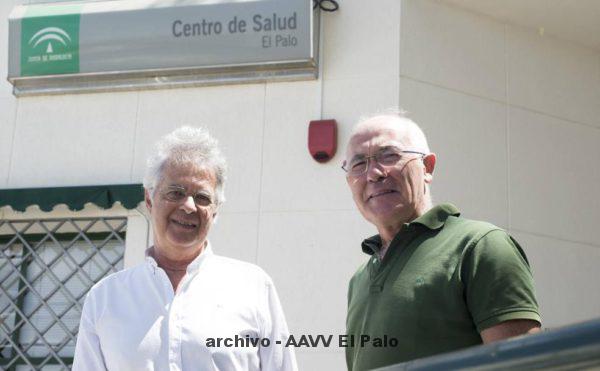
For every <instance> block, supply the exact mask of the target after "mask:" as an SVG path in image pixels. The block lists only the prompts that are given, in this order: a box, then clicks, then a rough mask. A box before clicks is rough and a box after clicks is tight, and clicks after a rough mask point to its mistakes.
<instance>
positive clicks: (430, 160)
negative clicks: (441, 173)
mask: <svg viewBox="0 0 600 371" xmlns="http://www.w3.org/2000/svg"><path fill="white" fill-rule="evenodd" d="M435 161H436V157H435V153H430V154H428V155H427V156H425V157H423V164H424V165H425V183H431V182H432V181H433V170H434V169H435Z"/></svg>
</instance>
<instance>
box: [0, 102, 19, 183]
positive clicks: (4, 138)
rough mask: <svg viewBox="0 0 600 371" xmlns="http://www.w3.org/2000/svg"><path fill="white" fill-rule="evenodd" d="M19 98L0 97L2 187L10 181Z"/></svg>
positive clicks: (0, 179) (0, 168)
mask: <svg viewBox="0 0 600 371" xmlns="http://www.w3.org/2000/svg"><path fill="white" fill-rule="evenodd" d="M16 105H17V100H16V99H15V98H14V97H11V96H8V97H5V98H4V97H0V112H1V113H0V187H1V188H5V187H6V186H7V182H8V170H9V166H10V159H11V156H12V150H13V134H14V130H15V111H16Z"/></svg>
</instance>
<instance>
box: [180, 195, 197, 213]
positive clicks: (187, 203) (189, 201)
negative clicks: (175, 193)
mask: <svg viewBox="0 0 600 371" xmlns="http://www.w3.org/2000/svg"><path fill="white" fill-rule="evenodd" d="M181 208H182V209H183V211H185V212H186V213H187V214H191V213H193V212H196V203H195V202H194V197H192V196H187V197H186V198H185V200H184V201H183V203H182V204H181Z"/></svg>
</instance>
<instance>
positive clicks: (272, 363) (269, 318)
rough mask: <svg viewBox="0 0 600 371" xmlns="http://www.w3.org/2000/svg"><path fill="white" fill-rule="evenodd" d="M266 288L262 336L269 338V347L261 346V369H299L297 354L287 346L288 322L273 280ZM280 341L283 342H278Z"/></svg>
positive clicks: (293, 370) (272, 370) (281, 370)
mask: <svg viewBox="0 0 600 371" xmlns="http://www.w3.org/2000/svg"><path fill="white" fill-rule="evenodd" d="M265 289H266V303H265V304H266V306H265V308H264V309H263V311H264V313H263V314H262V315H263V317H264V323H263V333H262V334H261V337H263V338H269V339H270V340H271V345H270V346H269V347H260V349H259V357H260V364H261V370H265V371H298V366H297V365H296V355H295V353H294V348H293V347H291V346H290V347H285V343H286V341H287V339H288V336H289V331H288V327H287V323H286V321H285V316H284V314H283V309H282V308H281V303H280V302H279V297H278V296H277V291H276V290H275V286H274V285H273V282H272V281H271V280H270V279H268V282H267V283H266V286H265ZM276 341H280V342H281V344H277V343H276Z"/></svg>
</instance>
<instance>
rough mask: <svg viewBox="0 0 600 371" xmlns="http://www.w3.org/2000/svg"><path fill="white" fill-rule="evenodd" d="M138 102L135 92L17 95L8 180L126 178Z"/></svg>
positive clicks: (48, 182)
mask: <svg viewBox="0 0 600 371" xmlns="http://www.w3.org/2000/svg"><path fill="white" fill-rule="evenodd" d="M136 105H137V93H110V94H90V95H71V96H52V97H30V98H19V104H18V109H17V119H16V120H17V125H16V127H15V134H14V142H13V150H12V161H11V167H10V169H9V171H10V173H9V178H8V186H9V187H12V188H18V187H50V186H59V185H74V184H80V185H84V184H85V185H87V184H114V183H127V182H128V181H129V178H130V171H131V163H132V160H133V151H132V148H133V143H134V132H135V116H136ZM116 149H118V150H116Z"/></svg>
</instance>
